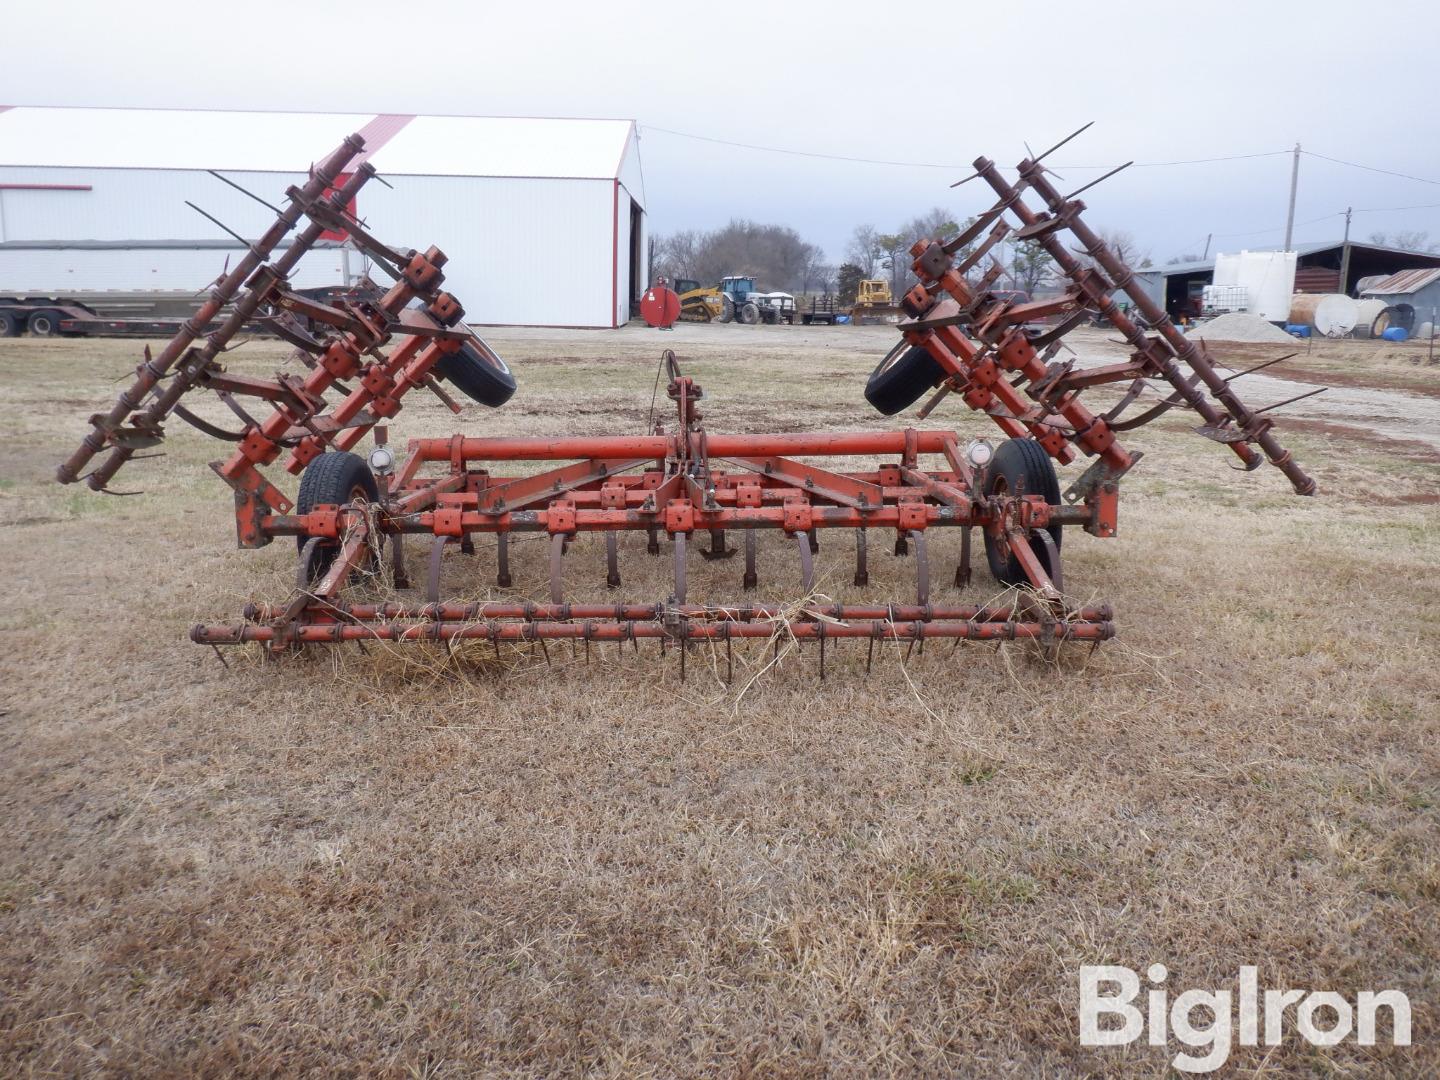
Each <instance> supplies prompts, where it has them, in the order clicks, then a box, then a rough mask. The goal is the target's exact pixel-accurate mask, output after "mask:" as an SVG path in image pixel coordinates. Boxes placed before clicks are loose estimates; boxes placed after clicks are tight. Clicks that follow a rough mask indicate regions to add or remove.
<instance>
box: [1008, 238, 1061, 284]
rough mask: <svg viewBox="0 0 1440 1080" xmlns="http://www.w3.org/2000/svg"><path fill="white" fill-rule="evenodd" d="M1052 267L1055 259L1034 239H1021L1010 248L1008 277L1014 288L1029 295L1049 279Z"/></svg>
mask: <svg viewBox="0 0 1440 1080" xmlns="http://www.w3.org/2000/svg"><path fill="white" fill-rule="evenodd" d="M1054 268H1055V260H1054V259H1053V258H1051V256H1050V253H1049V252H1048V251H1046V250H1045V249H1044V248H1043V247H1041V246H1040V245H1039V244H1038V243H1036V242H1035V241H1034V240H1027V241H1023V242H1022V243H1019V244H1015V245H1014V246H1013V247H1012V248H1011V251H1010V267H1009V270H1010V278H1011V280H1012V281H1014V283H1015V288H1017V289H1023V290H1025V292H1027V293H1029V294H1030V295H1031V296H1034V295H1035V290H1036V289H1038V288H1039V287H1040V286H1041V285H1043V284H1045V282H1046V281H1048V280H1049V279H1050V275H1051V273H1052V271H1053V270H1054Z"/></svg>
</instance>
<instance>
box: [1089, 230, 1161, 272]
mask: <svg viewBox="0 0 1440 1080" xmlns="http://www.w3.org/2000/svg"><path fill="white" fill-rule="evenodd" d="M1100 239H1101V240H1102V241H1104V243H1105V246H1106V247H1108V248H1109V249H1110V253H1111V254H1112V255H1114V256H1115V258H1117V259H1118V260H1120V263H1121V265H1122V266H1125V267H1128V268H1129V269H1131V270H1138V269H1140V268H1141V267H1144V266H1149V265H1150V253H1149V252H1147V251H1141V250H1140V245H1139V244H1138V243H1137V242H1136V240H1135V236H1134V234H1133V233H1131V232H1129V231H1128V230H1126V229H1101V230H1100ZM1076 255H1077V257H1078V258H1079V259H1080V261H1081V262H1082V263H1084V264H1085V265H1086V266H1093V265H1094V264H1095V260H1094V259H1093V258H1091V257H1090V254H1089V253H1088V252H1084V251H1081V252H1077V253H1076Z"/></svg>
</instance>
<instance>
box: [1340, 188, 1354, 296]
mask: <svg viewBox="0 0 1440 1080" xmlns="http://www.w3.org/2000/svg"><path fill="white" fill-rule="evenodd" d="M1353 211H1354V207H1351V206H1347V207H1346V208H1345V240H1344V242H1343V243H1342V244H1341V245H1340V291H1341V292H1342V293H1344V294H1345V295H1346V296H1349V295H1350V214H1351V213H1352V212H1353Z"/></svg>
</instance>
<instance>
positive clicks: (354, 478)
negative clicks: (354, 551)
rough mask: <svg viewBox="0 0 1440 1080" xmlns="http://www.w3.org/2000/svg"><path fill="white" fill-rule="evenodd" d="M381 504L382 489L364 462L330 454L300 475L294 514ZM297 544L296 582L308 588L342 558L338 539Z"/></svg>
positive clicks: (355, 457)
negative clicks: (298, 555)
mask: <svg viewBox="0 0 1440 1080" xmlns="http://www.w3.org/2000/svg"><path fill="white" fill-rule="evenodd" d="M379 501H380V489H379V487H377V486H376V484H375V476H374V474H373V473H371V471H370V466H369V465H368V464H366V462H365V459H364V458H362V457H360V455H358V454H352V453H349V452H348V451H344V450H341V451H331V452H330V453H325V454H321V455H320V456H319V457H317V458H316V459H315V460H314V461H312V462H310V464H309V465H306V466H305V471H304V472H302V473H301V474H300V494H299V495H298V496H297V497H296V499H295V510H296V512H297V513H300V514H310V513H314V512H315V511H317V510H319V509H320V508H322V507H334V508H336V510H338V509H339V508H340V507H342V506H347V507H348V506H355V507H365V506H371V505H374V504H375V503H377V502H379ZM295 544H296V547H297V548H298V549H299V551H300V569H299V572H298V577H297V580H301V581H304V582H305V583H306V585H305V587H307V588H308V587H309V586H310V585H311V584H313V583H315V582H317V581H319V580H321V579H322V578H323V577H324V576H325V572H326V571H327V570H329V569H330V567H331V565H332V564H333V563H334V562H335V557H336V556H337V555H339V554H340V540H339V538H338V537H337V538H334V539H331V538H328V537H322V536H297V537H295Z"/></svg>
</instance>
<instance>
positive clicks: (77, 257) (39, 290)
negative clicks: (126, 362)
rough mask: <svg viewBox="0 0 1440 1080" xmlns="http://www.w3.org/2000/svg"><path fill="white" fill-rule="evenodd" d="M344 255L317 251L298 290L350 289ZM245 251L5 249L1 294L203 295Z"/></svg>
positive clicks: (357, 265) (357, 262)
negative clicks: (344, 265) (346, 278)
mask: <svg viewBox="0 0 1440 1080" xmlns="http://www.w3.org/2000/svg"><path fill="white" fill-rule="evenodd" d="M344 254H346V253H342V252H340V251H338V250H335V249H326V250H322V251H312V252H311V253H310V254H309V255H307V256H306V257H305V258H304V259H302V260H301V262H300V266H299V268H298V269H297V270H296V272H295V273H294V274H292V275H291V278H290V280H291V282H292V283H294V285H295V286H296V287H298V288H302V289H310V288H318V287H320V286H322V285H343V284H345V275H344V268H343V264H342V259H343V256H344ZM348 255H349V259H350V267H351V273H352V275H353V276H357V277H358V276H359V274H360V272H361V271H362V263H363V262H364V261H365V260H363V259H362V258H361V256H360V255H359V254H358V253H356V252H353V251H352V252H349V253H348ZM243 256H244V249H242V248H235V249H233V250H228V251H227V250H216V249H213V248H209V249H202V250H195V249H193V248H191V249H175V248H164V249H153V248H107V249H104V250H99V251H97V250H93V249H85V248H4V247H0V293H3V294H4V295H7V296H16V295H26V294H28V295H32V296H33V295H37V294H43V295H50V296H73V295H75V294H76V293H89V292H101V291H112V290H113V291H117V292H140V291H142V290H144V291H151V290H154V291H174V292H185V293H197V292H200V291H201V290H202V289H203V288H204V287H205V285H207V284H208V283H209V282H211V281H213V280H215V278H217V277H219V276H220V274H221V273H223V272H224V270H225V268H226V266H227V265H229V266H234V265H235V264H236V263H237V262H239V261H240V259H241V258H242V257H243Z"/></svg>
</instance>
